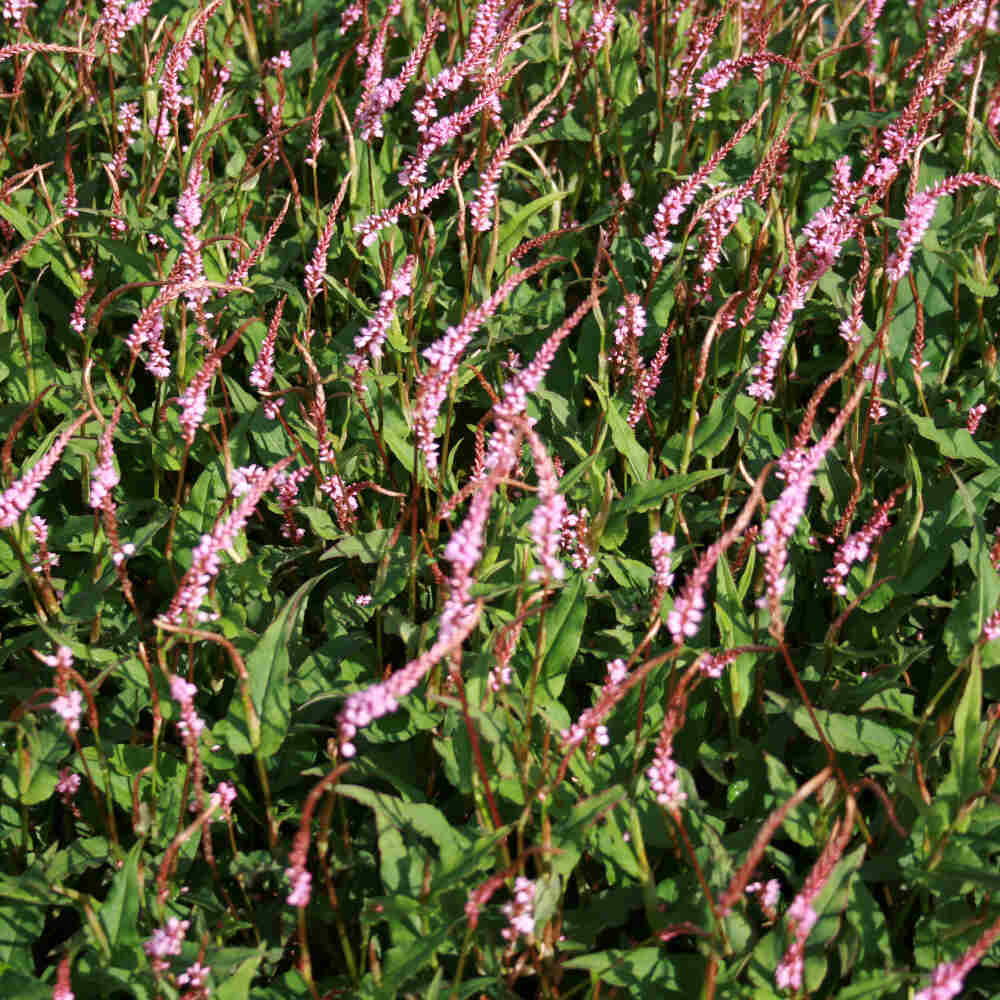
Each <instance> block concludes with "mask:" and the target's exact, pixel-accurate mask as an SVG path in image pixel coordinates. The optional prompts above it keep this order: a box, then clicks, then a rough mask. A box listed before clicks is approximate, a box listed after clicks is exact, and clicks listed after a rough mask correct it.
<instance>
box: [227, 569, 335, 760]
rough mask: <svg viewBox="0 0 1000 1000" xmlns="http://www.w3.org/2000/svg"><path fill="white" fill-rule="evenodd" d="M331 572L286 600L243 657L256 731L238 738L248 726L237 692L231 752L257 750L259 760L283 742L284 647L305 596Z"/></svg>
mask: <svg viewBox="0 0 1000 1000" xmlns="http://www.w3.org/2000/svg"><path fill="white" fill-rule="evenodd" d="M332 572H333V570H332V569H328V570H325V571H324V572H322V573H320V574H319V575H318V576H315V577H313V578H312V579H311V580H308V581H307V582H306V583H304V584H302V586H301V587H299V589H298V590H297V591H295V593H294V594H293V595H292V596H291V597H290V598H289V599H288V601H286V603H285V605H284V607H283V608H282V609H281V610H280V611H279V612H278V617H277V618H276V619H275V620H274V621H273V622H272V623H271V625H270V626H269V627H268V629H267V631H266V632H265V633H264V634H263V636H261V638H260V641H259V642H258V643H257V645H256V646H255V647H254V649H253V652H251V653H250V655H249V656H248V657H247V659H246V668H247V673H248V674H249V675H250V697H251V700H252V702H253V707H254V709H255V710H256V712H257V718H258V721H259V723H260V732H259V734H255V733H253V732H249V741H248V742H246V741H244V739H243V738H242V737H241V735H240V734H241V733H243V732H247V731H248V726H247V719H246V716H245V712H244V708H243V702H242V698H241V696H240V694H239V693H237V694H235V695H234V696H233V701H232V705H231V707H230V722H232V723H233V731H231V732H230V733H229V736H230V746H231V748H232V750H233V751H234V752H235V753H249V752H250V750H251V749H259V751H260V753H261V755H262V756H263V757H270V756H271V755H272V754H273V753H275V752H276V751H277V750H278V748H279V747H280V746H281V744H282V743H283V742H284V739H285V734H286V733H287V732H288V723H289V717H290V715H291V703H290V699H289V695H288V671H289V669H290V667H291V660H290V658H289V655H288V648H289V645H290V644H291V642H292V641H293V639H294V638H295V636H296V635H297V634H298V631H299V623H300V621H301V619H302V614H303V612H304V611H305V605H306V600H307V599H308V597H309V594H310V593H311V591H312V589H313V588H314V587H315V586H316V584H317V583H319V582H320V580H322V579H323V578H324V577H326V576H328V575H329V574H330V573H332Z"/></svg>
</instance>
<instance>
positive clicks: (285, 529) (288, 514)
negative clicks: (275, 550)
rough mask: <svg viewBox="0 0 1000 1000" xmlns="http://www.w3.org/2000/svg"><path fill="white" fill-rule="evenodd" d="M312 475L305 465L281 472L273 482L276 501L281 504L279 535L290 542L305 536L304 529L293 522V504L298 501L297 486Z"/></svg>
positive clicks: (298, 540) (297, 540) (296, 541)
mask: <svg viewBox="0 0 1000 1000" xmlns="http://www.w3.org/2000/svg"><path fill="white" fill-rule="evenodd" d="M310 475H312V470H311V469H310V468H308V467H307V466H303V467H302V468H300V469H296V470H295V471H294V472H283V473H282V474H281V475H280V476H279V477H278V478H277V479H276V480H275V483H276V484H277V487H278V503H279V504H281V513H282V516H283V517H284V519H285V523H284V524H283V525H282V526H281V537H282V538H287V539H288V540H289V541H290V542H295V543H298V542H301V541H302V539H303V538H305V534H306V533H305V529H304V528H299V527H298V526H297V525H296V524H295V518H294V516H293V515H294V512H295V505H296V504H297V503H298V497H299V486H300V485H301V484H302V483H303V482H305V480H306V479H308V478H309V476H310Z"/></svg>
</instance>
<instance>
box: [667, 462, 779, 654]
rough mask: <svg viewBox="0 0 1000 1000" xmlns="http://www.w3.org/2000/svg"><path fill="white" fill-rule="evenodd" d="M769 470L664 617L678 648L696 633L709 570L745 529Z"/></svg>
mask: <svg viewBox="0 0 1000 1000" xmlns="http://www.w3.org/2000/svg"><path fill="white" fill-rule="evenodd" d="M770 471H771V467H770V466H765V468H764V469H763V470H762V471H761V473H760V475H759V476H758V477H757V481H756V482H755V483H754V485H753V489H752V490H751V491H750V496H748V497H747V499H746V502H745V503H744V504H743V509H742V510H741V511H740V513H739V514H738V515H737V517H736V520H735V521H734V522H733V523H732V524H731V525H730V527H729V528H728V529H727V530H726V531H725V532H723V534H722V536H721V537H720V538H718V539H717V540H716V541H714V542H713V543H712V544H711V545H710V546H709V547H708V548H707V549H706V550H705V552H704V554H703V555H702V557H701V558H700V559H699V560H698V564H697V566H695V568H694V569H693V570H692V571H691V573H690V574H689V576H688V578H687V579H686V580H685V581H684V586H683V588H682V589H681V591H680V593H679V594H678V595H677V599H676V600H675V601H674V606H673V608H672V609H671V610H670V613H669V614H668V615H667V628H668V629H669V630H670V634H671V636H673V640H674V642H675V643H676V644H677V645H680V644H681V643H683V642H684V639H685V637H687V638H689V639H690V638H692V637H693V636H695V635H697V634H698V628H699V626H700V625H701V619H702V616H703V615H704V613H705V594H704V591H705V585H706V584H707V583H708V578H709V577H710V576H711V575H712V570H713V569H715V564H716V563H717V562H718V561H719V556H721V555H722V553H723V552H725V551H726V549H728V548H729V546H730V545H732V544H733V542H734V541H735V540H736V539H737V538H739V537H740V536H741V535H742V534H743V531H744V529H745V528H746V526H747V525H748V524H749V523H750V519H751V518H752V517H753V515H754V512H755V510H756V508H757V504H758V503H759V502H760V498H761V495H762V493H763V490H764V482H765V480H766V479H767V476H768V473H769V472H770Z"/></svg>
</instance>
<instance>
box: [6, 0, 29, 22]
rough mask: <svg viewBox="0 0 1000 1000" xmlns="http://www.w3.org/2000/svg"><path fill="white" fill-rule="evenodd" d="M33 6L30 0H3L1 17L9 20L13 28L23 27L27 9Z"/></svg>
mask: <svg viewBox="0 0 1000 1000" xmlns="http://www.w3.org/2000/svg"><path fill="white" fill-rule="evenodd" d="M34 6H35V4H33V3H31V2H30V0H3V8H2V13H3V19H4V20H5V21H10V22H11V24H12V26H13V27H15V28H23V27H24V21H25V18H26V17H27V14H28V11H29V10H31V9H32V8H33V7H34Z"/></svg>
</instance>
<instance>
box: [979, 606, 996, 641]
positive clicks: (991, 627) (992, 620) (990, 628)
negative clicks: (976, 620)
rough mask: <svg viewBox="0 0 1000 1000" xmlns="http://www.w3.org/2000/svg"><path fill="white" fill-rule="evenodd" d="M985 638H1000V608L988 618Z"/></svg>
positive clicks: (984, 627) (988, 639) (984, 633)
mask: <svg viewBox="0 0 1000 1000" xmlns="http://www.w3.org/2000/svg"><path fill="white" fill-rule="evenodd" d="M983 638H984V639H986V640H987V641H992V640H993V639H1000V608H998V609H997V610H996V611H994V612H993V614H991V615H990V616H989V618H987V619H986V624H985V625H984V626H983Z"/></svg>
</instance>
